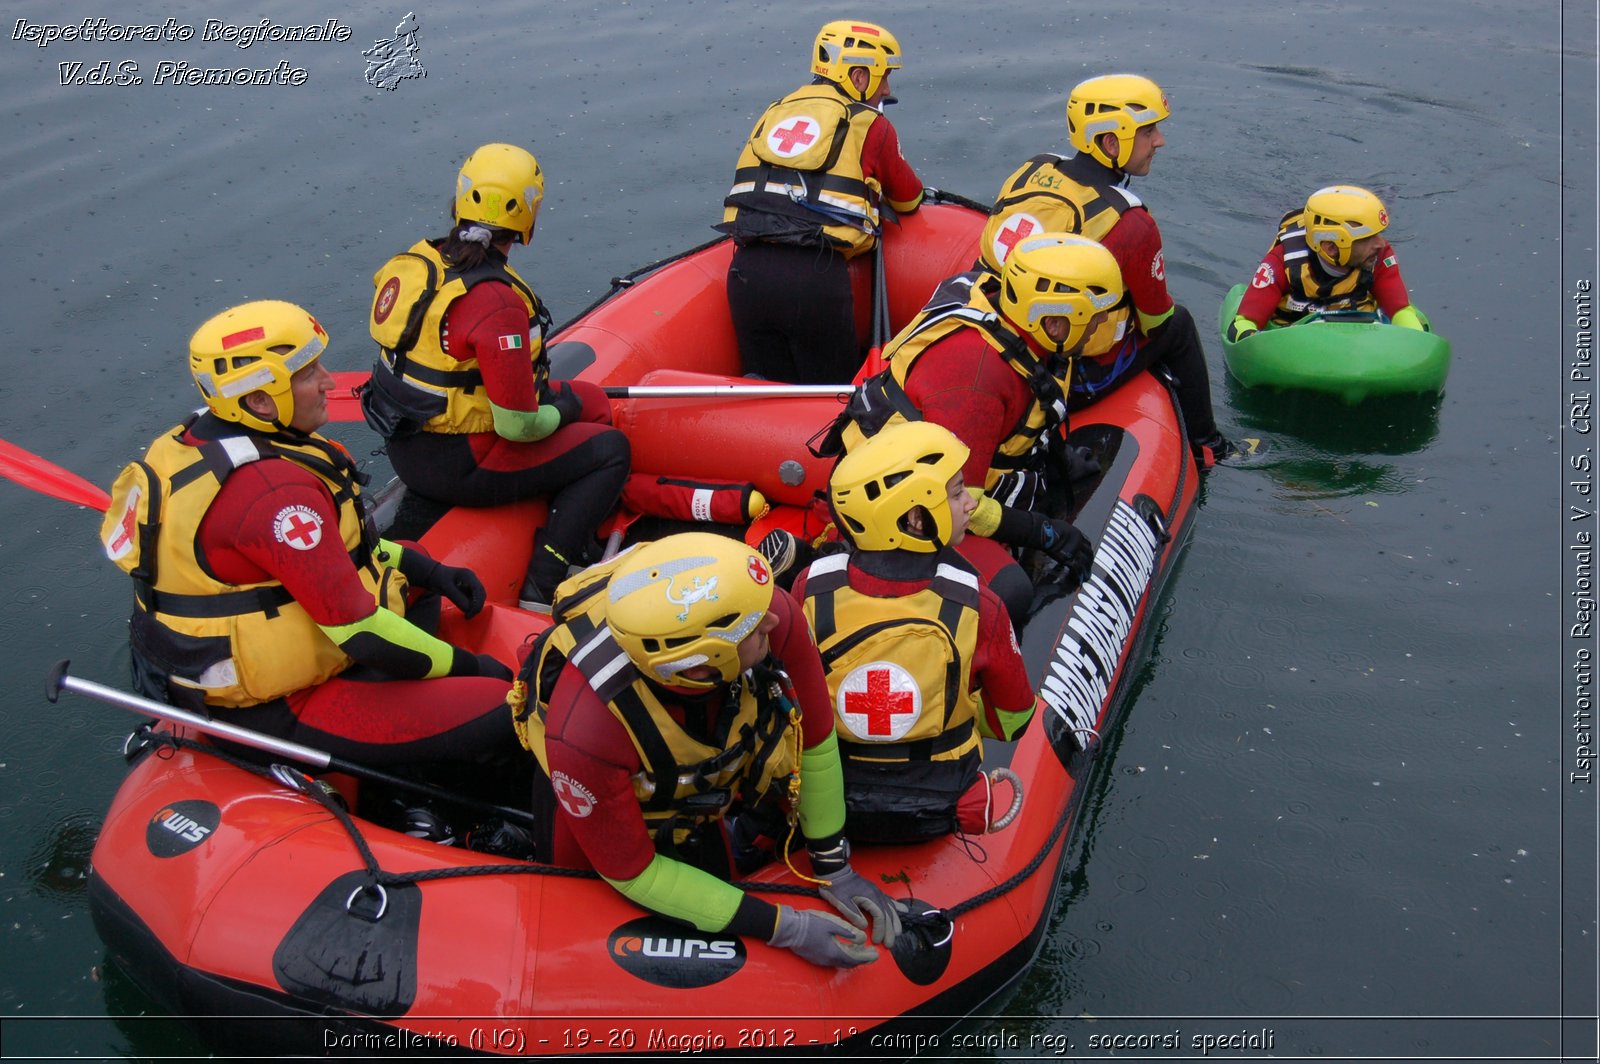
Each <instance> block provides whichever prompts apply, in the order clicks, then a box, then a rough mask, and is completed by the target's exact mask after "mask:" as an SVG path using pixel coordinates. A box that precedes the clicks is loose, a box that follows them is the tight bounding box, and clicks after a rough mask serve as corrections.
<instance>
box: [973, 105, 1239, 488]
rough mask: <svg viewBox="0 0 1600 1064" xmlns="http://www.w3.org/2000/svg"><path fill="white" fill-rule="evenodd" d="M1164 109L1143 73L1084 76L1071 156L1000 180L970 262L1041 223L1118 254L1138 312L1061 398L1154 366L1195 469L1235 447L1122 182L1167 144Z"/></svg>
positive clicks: (1077, 397) (1083, 362)
mask: <svg viewBox="0 0 1600 1064" xmlns="http://www.w3.org/2000/svg"><path fill="white" fill-rule="evenodd" d="M1170 114H1171V111H1170V109H1169V108H1168V107H1167V97H1166V94H1165V93H1163V92H1162V91H1161V87H1160V86H1159V85H1157V84H1156V83H1155V82H1153V81H1151V80H1150V79H1149V78H1145V77H1140V76H1138V75H1137V74H1109V75H1106V76H1104V77H1098V78H1090V79H1089V80H1088V81H1084V82H1082V83H1080V84H1079V85H1078V86H1077V87H1076V88H1074V89H1073V90H1072V94H1071V96H1070V97H1069V98H1068V99H1067V135H1068V138H1069V139H1070V140H1071V142H1072V146H1073V147H1074V148H1076V149H1077V154H1076V155H1073V156H1072V157H1071V158H1070V159H1068V158H1063V157H1062V156H1060V155H1054V154H1044V155H1035V156H1034V157H1033V158H1032V159H1029V160H1028V161H1027V162H1025V163H1023V164H1022V166H1020V167H1019V168H1018V169H1017V170H1016V172H1015V173H1013V174H1012V175H1011V176H1010V177H1008V178H1006V181H1005V184H1004V185H1002V186H1001V187H1000V194H999V196H997V197H996V199H995V203H994V206H993V207H992V208H990V218H989V221H988V223H987V224H986V225H985V226H984V228H983V235H982V237H981V238H980V239H979V244H978V265H979V266H980V267H982V268H983V269H987V270H993V271H996V272H998V271H999V269H1000V267H1001V266H1002V265H1004V263H1005V260H1006V257H1007V255H1008V254H1009V252H1010V249H1011V248H1012V247H1014V246H1015V245H1016V243H1017V241H1018V240H1021V239H1023V238H1024V237H1027V236H1030V235H1032V234H1034V233H1037V232H1040V231H1042V230H1055V231H1061V232H1068V233H1079V234H1082V235H1083V236H1087V237H1090V238H1091V239H1094V240H1098V241H1099V242H1100V243H1102V244H1104V245H1105V246H1106V247H1107V248H1109V249H1110V251H1111V254H1113V255H1115V256H1116V259H1117V262H1118V264H1119V265H1120V266H1121V268H1122V279H1123V282H1124V283H1125V284H1126V286H1127V289H1128V295H1129V297H1130V298H1131V299H1132V301H1133V307H1134V310H1135V311H1136V315H1135V321H1134V325H1135V329H1134V330H1133V331H1132V332H1130V334H1129V335H1128V336H1127V337H1126V338H1125V340H1124V341H1123V342H1122V343H1121V344H1118V345H1115V346H1113V347H1111V348H1109V349H1108V350H1107V351H1105V352H1102V353H1097V354H1096V355H1095V356H1093V357H1089V358H1084V359H1080V360H1079V362H1078V367H1077V373H1076V375H1075V376H1074V378H1073V382H1072V389H1071V394H1070V395H1069V397H1068V403H1069V405H1070V406H1071V408H1072V409H1074V410H1077V409H1079V408H1081V407H1083V406H1086V405H1087V404H1088V403H1090V402H1093V401H1094V399H1095V398H1097V397H1099V396H1102V395H1105V394H1107V393H1109V392H1110V391H1112V390H1113V389H1114V388H1116V387H1117V386H1119V385H1120V384H1122V382H1123V381H1126V380H1128V379H1130V378H1131V377H1132V376H1134V375H1135V374H1137V373H1138V372H1140V371H1141V370H1144V369H1147V368H1149V367H1150V366H1153V365H1157V364H1159V365H1162V366H1165V367H1166V368H1167V369H1168V370H1170V371H1171V373H1172V376H1173V377H1174V378H1175V379H1176V384H1177V389H1178V402H1179V405H1180V406H1181V407H1182V409H1183V420H1184V423H1185V427H1186V429H1187V431H1188V435H1189V443H1190V446H1191V447H1192V448H1193V450H1194V454H1195V459H1196V461H1197V462H1198V463H1199V464H1200V468H1201V470H1202V471H1204V470H1206V469H1209V468H1210V467H1211V466H1213V465H1215V464H1216V463H1217V462H1218V461H1220V460H1222V459H1224V458H1227V457H1229V456H1230V455H1232V454H1234V453H1235V448H1234V446H1233V444H1232V443H1231V442H1229V440H1228V439H1227V438H1226V437H1225V436H1223V435H1222V433H1221V432H1219V431H1218V430H1217V423H1216V418H1215V417H1214V415H1213V414H1212V410H1211V379H1210V376H1209V375H1208V373H1207V371H1206V356H1205V349H1204V348H1202V347H1201V346H1200V332H1199V330H1198V329H1197V328H1196V327H1195V324H1194V318H1193V316H1191V315H1190V313H1189V311H1188V309H1187V308H1185V307H1182V306H1178V305H1177V304H1175V303H1174V302H1173V301H1172V295H1171V294H1170V293H1169V292H1168V291H1167V272H1166V261H1165V256H1164V253H1163V251H1162V246H1161V230H1160V229H1159V228H1158V227H1157V226H1156V221H1155V218H1154V217H1153V216H1152V215H1151V213H1150V211H1149V209H1148V208H1146V207H1145V205H1144V201H1143V200H1141V199H1140V198H1139V197H1138V196H1136V195H1134V194H1133V192H1132V191H1131V190H1130V189H1129V188H1128V185H1129V182H1130V180H1131V179H1132V178H1135V177H1144V176H1146V175H1147V174H1149V173H1150V164H1151V161H1152V160H1153V159H1154V158H1155V153H1156V149H1157V148H1160V147H1162V146H1163V145H1165V144H1166V137H1165V136H1163V135H1162V133H1161V130H1160V128H1159V126H1158V123H1160V122H1161V121H1162V120H1164V119H1165V118H1167V116H1168V115H1170Z"/></svg>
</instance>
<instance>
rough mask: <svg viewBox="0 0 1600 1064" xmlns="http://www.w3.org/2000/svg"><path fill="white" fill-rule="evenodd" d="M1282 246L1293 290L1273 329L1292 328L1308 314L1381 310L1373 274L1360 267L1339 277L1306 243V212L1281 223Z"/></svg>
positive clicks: (1290, 215)
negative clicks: (1282, 326)
mask: <svg viewBox="0 0 1600 1064" xmlns="http://www.w3.org/2000/svg"><path fill="white" fill-rule="evenodd" d="M1277 240H1278V243H1279V244H1281V245H1282V246H1283V272H1284V275H1285V276H1286V277H1287V279H1288V281H1289V290H1288V291H1287V292H1285V293H1284V295H1283V298H1282V299H1280V300H1279V301H1278V306H1277V308H1276V309H1275V310H1273V312H1272V320H1271V323H1270V324H1273V325H1289V324H1291V323H1293V322H1296V321H1299V320H1300V319H1301V318H1303V317H1305V316H1306V315H1307V314H1317V313H1325V312H1328V311H1339V310H1377V309H1378V300H1377V297H1376V296H1374V295H1373V294H1372V278H1373V271H1371V270H1369V269H1367V268H1365V267H1357V268H1355V269H1352V270H1350V271H1348V272H1347V273H1345V274H1344V276H1342V277H1340V276H1335V275H1334V274H1333V272H1332V271H1330V270H1329V269H1328V266H1327V263H1325V262H1323V261H1322V256H1321V255H1318V254H1317V253H1316V251H1315V250H1314V249H1312V247H1311V245H1310V244H1308V243H1307V242H1306V227H1305V219H1304V212H1303V211H1290V212H1289V213H1288V214H1286V215H1284V216H1283V221H1281V222H1279V223H1278V237H1277Z"/></svg>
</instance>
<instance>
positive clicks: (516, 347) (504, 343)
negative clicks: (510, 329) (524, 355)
mask: <svg viewBox="0 0 1600 1064" xmlns="http://www.w3.org/2000/svg"><path fill="white" fill-rule="evenodd" d="M500 350H502V351H521V350H522V337H521V336H518V335H516V334H515V333H513V334H512V335H510V336H502V337H500Z"/></svg>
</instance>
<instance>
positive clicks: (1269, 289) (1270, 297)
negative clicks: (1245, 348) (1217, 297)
mask: <svg viewBox="0 0 1600 1064" xmlns="http://www.w3.org/2000/svg"><path fill="white" fill-rule="evenodd" d="M1375 262H1376V265H1375V266H1374V267H1373V270H1372V288H1371V295H1372V298H1374V299H1376V300H1377V301H1378V309H1379V310H1381V311H1382V312H1383V313H1384V314H1385V315H1386V316H1388V317H1390V318H1392V317H1394V315H1395V311H1397V310H1403V309H1405V308H1406V307H1408V306H1410V305H1411V296H1410V294H1409V293H1408V292H1407V291H1406V282H1405V279H1404V278H1403V277H1401V276H1400V264H1399V263H1398V262H1396V261H1395V256H1394V248H1392V247H1390V246H1389V243H1388V241H1385V242H1384V245H1383V247H1382V248H1381V249H1380V250H1379V251H1378V254H1377V257H1376V259H1375ZM1288 294H1289V274H1288V271H1287V270H1285V269H1284V268H1283V245H1282V244H1278V243H1274V244H1273V245H1272V250H1271V251H1269V252H1267V257H1266V258H1264V259H1262V260H1261V265H1260V266H1257V267H1256V273H1255V276H1254V277H1252V278H1251V279H1250V287H1249V288H1247V289H1245V292H1244V298H1243V299H1241V300H1239V313H1240V314H1241V315H1243V316H1244V317H1246V318H1249V319H1250V320H1251V321H1253V322H1255V323H1256V325H1257V326H1262V327H1264V326H1265V325H1266V324H1267V322H1268V321H1269V320H1270V319H1271V318H1272V314H1273V311H1275V310H1277V309H1278V304H1279V303H1281V302H1282V301H1283V297H1284V296H1286V295H1288Z"/></svg>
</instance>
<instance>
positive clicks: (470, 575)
mask: <svg viewBox="0 0 1600 1064" xmlns="http://www.w3.org/2000/svg"><path fill="white" fill-rule="evenodd" d="M428 586H429V587H430V588H432V589H433V590H435V591H437V592H438V593H439V594H441V595H443V596H444V597H445V598H447V599H449V600H450V601H451V602H453V603H455V604H456V608H457V609H459V610H460V611H461V612H462V614H463V615H464V616H467V617H476V616H477V615H478V611H479V610H481V609H483V601H484V599H485V598H487V597H488V595H487V592H485V591H484V590H483V581H482V580H479V579H478V574H477V573H475V572H473V571H472V570H471V569H468V568H465V567H461V566H454V565H441V566H439V568H438V569H437V570H436V571H435V572H434V576H433V579H432V580H431V581H429V582H428Z"/></svg>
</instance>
